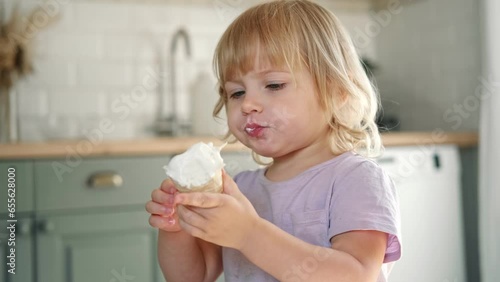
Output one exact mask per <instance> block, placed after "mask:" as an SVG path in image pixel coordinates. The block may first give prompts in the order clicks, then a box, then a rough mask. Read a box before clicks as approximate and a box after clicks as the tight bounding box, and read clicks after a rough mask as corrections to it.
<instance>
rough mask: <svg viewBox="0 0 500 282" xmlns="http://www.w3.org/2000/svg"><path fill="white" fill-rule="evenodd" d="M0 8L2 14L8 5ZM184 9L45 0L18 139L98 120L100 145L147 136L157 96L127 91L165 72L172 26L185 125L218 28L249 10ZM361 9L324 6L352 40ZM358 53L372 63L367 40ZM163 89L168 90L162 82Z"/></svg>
mask: <svg viewBox="0 0 500 282" xmlns="http://www.w3.org/2000/svg"><path fill="white" fill-rule="evenodd" d="M0 1H3V2H5V3H6V5H7V8H8V7H11V6H12V4H13V2H14V1H11V0H0ZM16 2H20V3H21V4H22V7H23V11H24V14H26V13H27V12H28V11H29V10H30V9H32V8H33V7H36V6H43V5H45V4H43V3H45V2H44V1H39V0H16ZM190 2H192V3H187V2H183V1H154V0H149V1H118V2H116V1H109V0H99V1H96V0H49V3H51V6H50V7H48V8H50V11H57V12H59V13H58V15H59V20H58V21H57V22H55V23H54V24H52V25H50V26H49V27H47V28H46V29H43V30H42V31H41V32H40V33H39V34H38V35H37V37H36V38H35V40H34V42H35V43H36V46H37V47H36V57H35V64H34V65H35V69H36V72H35V73H34V74H33V75H31V76H30V77H28V78H27V79H25V80H24V81H23V82H22V83H21V84H19V85H18V86H17V90H18V92H19V96H20V97H19V120H20V139H21V140H23V141H33V140H43V139H52V138H64V137H66V138H77V137H82V136H83V137H84V132H88V131H90V130H92V128H93V127H94V128H95V127H97V126H98V124H99V121H100V120H102V119H104V118H110V119H111V120H112V121H113V123H114V125H115V129H114V130H113V132H111V133H110V134H107V135H106V136H105V138H106V139H117V138H141V137H145V136H151V135H153V132H152V129H151V125H152V123H153V121H154V119H155V118H156V112H157V108H158V106H157V104H158V96H157V93H158V89H157V88H156V87H154V88H153V89H148V90H147V91H146V92H147V93H145V94H144V97H143V98H140V101H139V100H137V99H135V100H134V97H133V91H134V89H137V87H141V85H143V80H144V78H145V76H147V75H148V74H149V73H150V72H148V71H147V70H151V69H152V70H154V71H157V69H158V62H159V61H162V62H163V63H164V65H165V67H166V69H165V71H167V72H168V71H169V68H168V66H169V64H168V62H169V60H170V57H169V48H170V40H171V38H172V35H173V34H174V32H175V31H176V30H177V29H178V28H179V27H185V28H186V29H187V31H188V33H189V35H190V40H191V51H192V57H191V59H189V60H186V58H185V55H184V51H183V50H182V49H183V48H182V47H183V46H182V44H180V45H178V55H177V57H176V61H177V62H178V64H179V65H180V67H178V71H177V72H178V74H177V78H178V81H177V91H178V93H179V96H181V97H180V98H179V99H178V100H179V105H180V107H179V109H178V112H179V114H180V115H181V116H182V117H184V118H189V117H190V112H189V106H188V105H189V104H190V103H191V101H190V100H189V97H190V93H189V89H190V88H192V86H193V85H194V84H195V83H196V81H195V78H196V77H197V75H198V74H199V73H200V71H207V70H208V71H211V60H212V55H213V51H214V49H215V46H216V44H217V41H218V39H219V37H220V35H221V34H222V32H223V31H224V29H225V28H226V26H227V25H228V24H229V23H230V21H231V20H232V19H233V18H234V17H235V16H237V14H238V13H240V12H241V11H243V10H244V8H245V7H246V6H248V5H250V4H251V1H225V0H217V1H216V0H214V1H201V0H197V1H190ZM200 2H201V3H202V4H200ZM363 2H365V4H362V3H363ZM366 2H367V1H364V0H360V1H358V2H357V4H356V5H352V4H350V5H346V6H344V7H342V6H339V5H336V4H331V3H328V1H325V3H326V4H328V5H329V6H330V8H332V9H334V10H335V13H336V14H337V15H338V16H339V18H340V19H341V20H342V21H344V22H345V24H346V25H347V26H348V29H349V30H350V31H351V32H353V33H354V32H355V30H356V28H357V29H362V28H363V27H364V26H365V24H366V22H367V21H369V20H370V15H369V11H368V9H367V7H368V5H366ZM346 3H347V2H346ZM215 4H217V5H215ZM360 52H362V53H363V54H365V55H368V56H371V57H375V48H374V44H373V40H370V41H369V42H368V44H367V45H366V46H363V48H361V50H360ZM159 56H160V57H159ZM163 88H164V90H165V91H166V92H167V93H168V92H169V91H170V84H169V79H168V77H165V78H163ZM214 95H215V93H214ZM127 97H128V99H129V100H128V102H127V100H126V99H127ZM141 97H142V96H141ZM127 103H129V104H127ZM166 103H168V101H167V102H166ZM165 107H167V108H168V104H166V105H165ZM208 118H209V117H208Z"/></svg>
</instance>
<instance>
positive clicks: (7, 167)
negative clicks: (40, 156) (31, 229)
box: [0, 161, 34, 214]
mask: <svg viewBox="0 0 500 282" xmlns="http://www.w3.org/2000/svg"><path fill="white" fill-rule="evenodd" d="M9 171H10V172H13V173H14V174H15V175H14V174H12V173H11V175H10V176H11V178H10V179H11V181H12V180H14V184H15V186H16V187H15V188H16V191H15V205H16V213H17V212H30V211H33V210H34V196H33V162H31V161H2V162H0V174H1V176H0V180H1V183H0V193H1V194H0V199H1V201H0V214H4V213H7V212H8V211H7V198H8V194H7V193H8V189H9V187H8V184H9V182H8V181H9ZM12 176H13V177H12ZM11 183H12V182H11Z"/></svg>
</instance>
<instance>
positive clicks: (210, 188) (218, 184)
mask: <svg viewBox="0 0 500 282" xmlns="http://www.w3.org/2000/svg"><path fill="white" fill-rule="evenodd" d="M172 181H173V182H174V184H175V188H177V190H178V191H179V192H181V193H190V192H212V193H222V189H223V187H222V171H221V172H220V173H216V174H215V175H214V177H212V179H210V181H209V182H207V183H206V184H204V185H200V186H195V187H191V188H187V187H184V186H182V185H180V184H179V183H177V182H176V181H175V180H173V179H172Z"/></svg>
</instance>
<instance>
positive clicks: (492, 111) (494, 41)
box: [479, 0, 500, 282]
mask: <svg viewBox="0 0 500 282" xmlns="http://www.w3.org/2000/svg"><path fill="white" fill-rule="evenodd" d="M482 4H483V5H482V11H481V12H482V15H483V22H484V32H483V34H484V41H483V42H484V56H483V61H484V69H483V75H484V76H488V77H490V78H491V80H492V81H493V82H494V87H493V88H492V89H493V91H492V92H490V93H488V92H486V93H484V95H483V99H484V100H483V101H484V103H483V107H482V115H481V134H480V140H481V144H480V190H479V195H480V196H479V199H480V202H479V207H480V209H479V214H480V241H479V242H480V247H481V248H480V252H481V257H480V259H481V277H482V281H484V282H494V281H498V278H499V277H500V269H499V267H498V266H499V265H500V243H499V242H498V238H499V233H500V207H499V205H498V200H499V199H500V191H499V189H498V187H499V183H500V174H499V173H498V172H499V169H498V163H499V161H500V147H499V146H498V144H499V143H500V126H499V122H498V121H499V120H500V111H499V110H498V109H499V108H500V53H499V52H498V51H499V50H500V34H499V32H498V30H499V28H500V18H499V17H498V15H499V14H500V2H499V1H497V0H484V1H482Z"/></svg>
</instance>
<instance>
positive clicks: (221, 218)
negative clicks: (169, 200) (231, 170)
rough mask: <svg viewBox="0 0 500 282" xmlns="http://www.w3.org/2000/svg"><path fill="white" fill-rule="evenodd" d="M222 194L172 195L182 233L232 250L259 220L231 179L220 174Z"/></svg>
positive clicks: (243, 239) (240, 246)
mask: <svg viewBox="0 0 500 282" xmlns="http://www.w3.org/2000/svg"><path fill="white" fill-rule="evenodd" d="M222 177H223V185H224V193H222V194H217V193H203V192H201V193H179V194H177V195H176V196H175V204H177V205H178V206H177V212H178V214H179V224H180V226H181V227H182V229H183V230H184V231H186V232H187V233H189V234H191V235H192V236H194V237H198V238H200V239H203V240H205V241H208V242H211V243H214V244H217V245H220V246H225V247H231V248H235V249H240V248H242V246H243V245H244V242H245V237H246V236H247V234H249V232H248V231H249V230H251V229H252V228H253V226H254V225H255V223H256V222H257V221H258V219H259V218H260V217H259V215H258V214H257V212H256V211H255V209H254V207H253V206H252V204H251V203H250V201H249V200H248V199H247V198H246V197H245V196H244V195H243V194H242V193H241V192H240V190H239V189H238V186H237V185H236V183H235V182H234V181H233V179H232V178H231V177H230V176H229V175H227V174H226V172H225V171H224V172H223V174H222Z"/></svg>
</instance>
